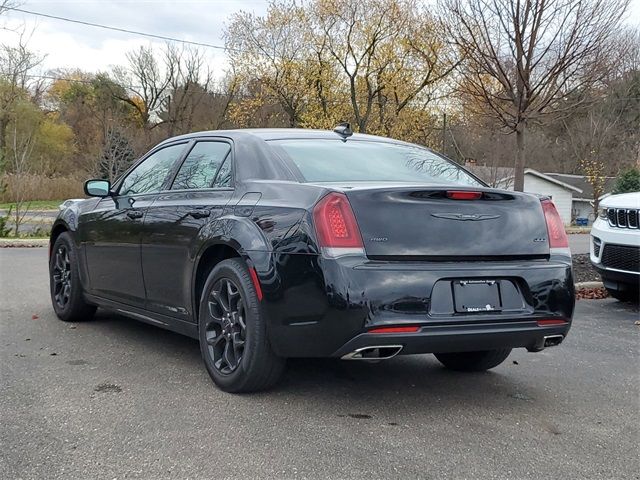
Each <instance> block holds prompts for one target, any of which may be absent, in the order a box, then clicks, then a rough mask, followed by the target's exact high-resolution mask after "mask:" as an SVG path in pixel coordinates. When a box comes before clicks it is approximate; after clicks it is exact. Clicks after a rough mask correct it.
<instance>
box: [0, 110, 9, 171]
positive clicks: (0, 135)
mask: <svg viewBox="0 0 640 480" xmlns="http://www.w3.org/2000/svg"><path fill="white" fill-rule="evenodd" d="M8 127H9V118H8V117H4V116H3V117H2V118H0V172H2V171H3V170H4V163H5V160H6V158H7V128H8Z"/></svg>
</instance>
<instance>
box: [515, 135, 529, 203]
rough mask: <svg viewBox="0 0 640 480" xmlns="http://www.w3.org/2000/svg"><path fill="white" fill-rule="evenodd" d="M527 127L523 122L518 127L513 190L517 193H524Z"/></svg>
mask: <svg viewBox="0 0 640 480" xmlns="http://www.w3.org/2000/svg"><path fill="white" fill-rule="evenodd" d="M525 131H526V125H525V124H524V122H521V123H519V124H518V126H517V127H516V164H515V169H514V172H513V175H514V176H513V189H514V190H515V191H516V192H522V191H524V166H525V153H524V137H525Z"/></svg>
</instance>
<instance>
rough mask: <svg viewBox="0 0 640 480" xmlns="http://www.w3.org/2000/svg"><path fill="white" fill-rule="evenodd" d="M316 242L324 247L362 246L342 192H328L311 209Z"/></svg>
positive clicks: (353, 217) (356, 226) (355, 223)
mask: <svg viewBox="0 0 640 480" xmlns="http://www.w3.org/2000/svg"><path fill="white" fill-rule="evenodd" d="M313 221H314V224H315V227H316V233H317V235H318V242H319V243H320V246H321V247H324V248H363V245H362V237H361V236H360V229H359V228H358V223H357V222H356V217H355V215H354V214H353V210H351V205H350V204H349V200H348V199H347V197H346V195H344V194H343V193H337V192H334V193H330V194H329V195H327V196H326V197H324V198H322V200H320V201H319V202H318V203H317V205H316V206H315V207H314V209H313Z"/></svg>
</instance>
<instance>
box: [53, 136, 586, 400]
mask: <svg viewBox="0 0 640 480" xmlns="http://www.w3.org/2000/svg"><path fill="white" fill-rule="evenodd" d="M85 192H86V194H87V195H88V196H90V197H93V198H89V199H86V200H68V201H66V202H65V203H64V204H63V206H62V208H61V211H60V214H59V216H58V218H57V219H56V221H55V223H54V226H53V230H52V233H51V243H50V262H49V266H50V277H51V278H50V279H51V298H52V302H53V308H54V309H55V312H56V314H57V315H58V317H59V318H61V319H62V320H65V321H79V320H86V319H89V318H91V316H92V315H93V314H94V312H95V310H96V308H97V307H102V308H107V309H111V310H113V311H116V312H119V313H120V314H123V315H126V316H128V317H131V318H133V319H136V320H141V321H143V322H148V323H151V324H153V325H158V326H160V327H163V328H167V329H170V330H173V331H176V332H179V333H182V334H185V335H189V336H192V337H194V338H198V339H199V341H200V348H201V352H202V357H203V359H204V363H205V366H206V368H207V370H208V372H209V374H210V375H211V378H212V379H213V381H214V382H215V383H216V384H217V385H218V386H219V387H220V388H221V389H223V390H225V391H229V392H245V391H254V390H259V389H264V388H267V387H270V386H272V385H273V384H274V383H275V382H276V381H277V379H278V377H279V376H280V374H281V373H282V371H283V368H284V365H285V359H286V358H288V357H336V358H343V359H349V360H368V361H377V360H381V359H386V358H390V357H393V356H395V355H397V354H419V353H434V354H435V356H436V357H437V358H438V360H440V362H442V363H443V364H444V365H445V366H446V367H448V368H451V369H454V370H464V371H482V370H486V369H490V368H492V367H495V366H497V365H498V364H500V363H501V362H503V361H504V360H505V359H506V358H507V356H508V355H509V353H510V351H511V349H513V348H516V347H524V348H527V349H528V350H530V351H540V350H542V349H543V348H545V347H549V346H554V345H557V344H559V343H560V342H561V341H562V340H563V339H564V337H565V336H566V334H567V332H568V331H569V327H570V324H571V317H572V314H573V307H574V291H573V279H572V272H571V258H570V253H569V249H568V248H567V237H566V235H565V232H564V228H563V225H562V221H561V219H560V217H559V215H558V213H557V211H556V209H555V207H554V206H553V203H552V202H551V201H550V199H548V198H540V197H537V196H534V195H529V194H524V193H517V192H511V191H504V190H497V189H492V188H488V187H487V186H486V185H485V184H484V183H483V182H482V181H480V180H479V179H477V178H476V177H474V176H473V175H472V174H470V173H469V172H467V171H466V170H464V169H463V168H461V167H460V166H458V165H457V164H455V163H454V162H451V161H449V160H447V159H446V158H443V157H442V156H440V155H438V154H436V153H434V152H432V151H430V150H428V149H426V148H423V147H419V146H416V145H412V144H409V143H404V142H399V141H395V140H391V139H388V138H382V137H375V136H369V135H358V134H352V132H351V131H350V129H349V127H348V125H341V126H339V127H337V128H336V130H334V131H314V130H297V129H265V130H257V129H256V130H230V131H212V132H201V133H193V134H189V135H183V136H180V137H176V138H171V139H169V140H166V141H165V142H162V143H161V144H159V145H158V146H157V147H155V148H154V149H153V150H151V151H150V152H149V153H148V154H146V155H145V156H144V157H143V158H142V159H140V161H138V162H137V163H136V164H135V165H134V166H133V167H132V168H130V169H129V171H128V172H126V173H125V174H124V175H123V176H122V177H121V178H120V179H118V180H117V181H116V182H114V183H113V184H110V183H109V182H108V181H105V180H89V181H88V182H86V184H85Z"/></svg>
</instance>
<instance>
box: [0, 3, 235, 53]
mask: <svg viewBox="0 0 640 480" xmlns="http://www.w3.org/2000/svg"><path fill="white" fill-rule="evenodd" d="M6 9H7V10H13V11H14V12H20V13H26V14H28V15H35V16H37V17H44V18H51V19H54V20H61V21H63V22H69V23H77V24H79V25H85V26H88V27H96V28H103V29H105V30H114V31H116V32H122V33H129V34H132V35H140V36H142V37H150V38H156V39H159V40H167V41H169V42H178V43H186V44H189V45H197V46H199V47H207V48H215V49H217V50H234V49H233V48H229V49H227V48H226V47H223V46H221V45H213V44H211V43H203V42H193V41H191V40H182V39H180V38H174V37H167V36H165V35H156V34H154V33H145V32H138V31H136V30H128V29H126V28H119V27H112V26H109V25H102V24H100V23H91V22H85V21H82V20H74V19H72V18H67V17H59V16H57V15H49V14H47V13H40V12H33V11H31V10H24V9H22V8H15V7H6Z"/></svg>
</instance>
